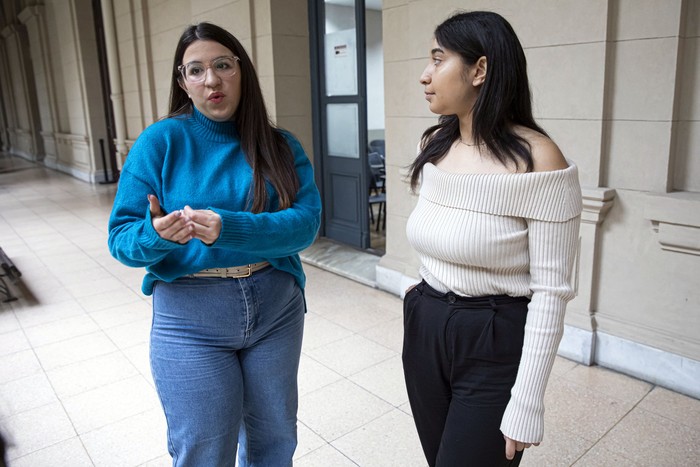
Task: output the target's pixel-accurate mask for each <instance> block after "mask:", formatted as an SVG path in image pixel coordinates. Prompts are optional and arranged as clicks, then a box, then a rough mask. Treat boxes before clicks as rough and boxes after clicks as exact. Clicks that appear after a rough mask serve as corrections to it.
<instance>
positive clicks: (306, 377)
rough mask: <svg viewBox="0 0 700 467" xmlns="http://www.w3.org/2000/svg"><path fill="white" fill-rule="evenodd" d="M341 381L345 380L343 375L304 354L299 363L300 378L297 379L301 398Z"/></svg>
mask: <svg viewBox="0 0 700 467" xmlns="http://www.w3.org/2000/svg"><path fill="white" fill-rule="evenodd" d="M340 379H343V375H341V374H340V373H338V372H336V371H333V370H331V369H330V368H328V367H327V366H325V365H323V364H322V363H319V362H317V361H316V360H314V359H313V358H312V357H309V356H308V355H306V354H303V353H302V355H301V361H300V362H299V376H298V377H297V381H298V384H299V395H300V396H303V395H304V394H308V393H310V392H313V391H315V390H317V389H320V388H322V387H325V386H328V385H329V384H331V383H334V382H336V381H338V380H340Z"/></svg>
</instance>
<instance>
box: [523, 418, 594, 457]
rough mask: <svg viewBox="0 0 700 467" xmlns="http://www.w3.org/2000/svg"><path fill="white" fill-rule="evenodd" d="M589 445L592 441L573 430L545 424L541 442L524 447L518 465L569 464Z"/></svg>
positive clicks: (591, 444)
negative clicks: (537, 444)
mask: <svg viewBox="0 0 700 467" xmlns="http://www.w3.org/2000/svg"><path fill="white" fill-rule="evenodd" d="M550 425H551V424H550ZM591 446H593V441H590V440H587V439H584V438H582V437H581V436H579V435H577V434H576V433H574V432H571V431H568V430H565V429H562V428H558V427H554V426H548V425H547V424H545V432H544V439H543V440H542V443H541V444H540V445H539V446H532V447H530V448H528V449H526V450H525V452H524V454H523V459H522V461H521V463H520V465H521V467H545V466H551V467H560V466H569V465H572V464H573V463H574V462H575V461H576V460H577V459H579V458H580V457H581V456H582V455H583V454H584V453H586V451H587V450H588V449H590V447H591Z"/></svg>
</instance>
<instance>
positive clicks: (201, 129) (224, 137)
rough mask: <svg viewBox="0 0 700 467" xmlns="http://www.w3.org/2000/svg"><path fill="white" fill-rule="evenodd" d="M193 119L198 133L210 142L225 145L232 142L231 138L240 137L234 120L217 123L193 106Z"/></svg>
mask: <svg viewBox="0 0 700 467" xmlns="http://www.w3.org/2000/svg"><path fill="white" fill-rule="evenodd" d="M191 119H192V121H193V122H194V128H195V130H196V131H197V133H199V134H200V135H202V136H203V137H204V138H206V139H207V140H209V141H215V142H218V143H225V142H227V141H231V138H238V137H239V136H238V130H237V129H236V124H235V123H234V122H233V120H228V121H225V122H216V121H214V120H211V119H210V118H208V117H207V116H205V115H204V114H203V113H201V112H200V111H199V110H197V108H196V107H195V106H192V116H191Z"/></svg>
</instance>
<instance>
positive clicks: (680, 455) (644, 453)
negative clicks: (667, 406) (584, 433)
mask: <svg viewBox="0 0 700 467" xmlns="http://www.w3.org/2000/svg"><path fill="white" fill-rule="evenodd" d="M598 445H599V446H600V447H601V448H604V449H607V450H608V451H612V452H614V453H617V454H619V455H621V456H623V457H624V458H627V459H632V461H633V463H634V465H638V466H649V467H652V466H660V465H664V466H665V465H668V466H695V465H698V459H700V429H696V428H690V427H688V426H686V425H683V424H680V423H677V422H674V421H671V420H669V419H668V418H666V417H662V416H660V415H656V414H654V413H651V412H648V411H646V410H644V409H640V408H635V409H634V410H633V411H632V412H631V413H630V414H628V415H627V416H626V417H625V418H623V419H622V420H621V421H620V422H619V423H617V425H615V427H614V428H613V429H612V430H611V431H610V433H608V434H607V435H606V436H605V438H603V439H602V440H601V441H600V442H599V443H598Z"/></svg>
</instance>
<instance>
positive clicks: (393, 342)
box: [359, 317, 403, 354]
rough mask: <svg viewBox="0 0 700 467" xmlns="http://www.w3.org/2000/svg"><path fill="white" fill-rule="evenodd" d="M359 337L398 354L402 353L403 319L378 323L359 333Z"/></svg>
mask: <svg viewBox="0 0 700 467" xmlns="http://www.w3.org/2000/svg"><path fill="white" fill-rule="evenodd" d="M359 334H360V335H361V336H364V337H366V338H367V339H369V340H371V341H373V342H376V343H377V344H379V345H383V346H384V347H386V348H388V349H391V350H393V351H394V352H396V353H398V354H400V353H401V352H402V351H403V318H402V317H399V318H394V319H392V320H389V321H386V322H384V323H380V324H378V325H376V326H372V327H370V328H367V329H365V330H363V331H361V332H360V333H359Z"/></svg>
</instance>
